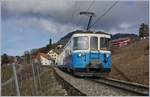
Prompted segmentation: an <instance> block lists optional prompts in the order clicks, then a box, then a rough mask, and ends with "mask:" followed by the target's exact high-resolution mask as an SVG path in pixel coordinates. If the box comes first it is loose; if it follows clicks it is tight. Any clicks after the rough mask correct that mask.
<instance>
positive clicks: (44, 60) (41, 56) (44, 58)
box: [35, 53, 53, 66]
mask: <svg viewBox="0 0 150 97" xmlns="http://www.w3.org/2000/svg"><path fill="white" fill-rule="evenodd" d="M35 60H36V61H40V63H41V65H43V66H47V65H52V64H53V60H52V59H51V58H50V57H49V56H48V55H47V54H44V53H38V55H37V56H36V59H35Z"/></svg>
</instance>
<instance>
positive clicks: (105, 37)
mask: <svg viewBox="0 0 150 97" xmlns="http://www.w3.org/2000/svg"><path fill="white" fill-rule="evenodd" d="M110 38H111V36H110V35H109V34H107V33H104V32H95V33H94V32H78V33H74V34H73V35H72V37H71V38H70V40H69V41H68V43H67V44H66V45H65V47H64V49H63V52H62V53H61V54H60V55H59V57H58V60H57V64H58V67H59V68H61V69H64V70H67V71H69V72H71V73H72V74H73V75H77V76H97V77H99V76H103V75H107V74H109V72H110V71H111V65H112V62H111V52H110V47H109V40H110Z"/></svg>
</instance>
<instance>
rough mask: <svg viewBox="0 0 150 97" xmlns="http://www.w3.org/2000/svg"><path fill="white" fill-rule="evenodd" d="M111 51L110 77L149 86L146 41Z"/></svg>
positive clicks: (147, 44)
mask: <svg viewBox="0 0 150 97" xmlns="http://www.w3.org/2000/svg"><path fill="white" fill-rule="evenodd" d="M113 51H114V52H113V54H112V63H113V65H112V71H111V73H110V77H112V78H116V79H122V80H128V81H132V82H137V83H141V84H145V85H148V84H149V43H148V39H146V40H140V41H136V42H134V43H133V44H130V45H129V46H127V47H124V48H120V49H115V50H113Z"/></svg>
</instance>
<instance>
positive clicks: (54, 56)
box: [47, 50, 58, 63]
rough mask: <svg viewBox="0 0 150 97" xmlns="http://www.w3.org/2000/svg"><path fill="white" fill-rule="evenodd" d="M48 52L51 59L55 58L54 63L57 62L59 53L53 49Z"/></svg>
mask: <svg viewBox="0 0 150 97" xmlns="http://www.w3.org/2000/svg"><path fill="white" fill-rule="evenodd" d="M47 54H48V55H49V56H50V58H51V59H53V60H54V63H56V61H57V58H58V54H57V53H56V52H55V51H53V50H50V51H49V52H48V53H47Z"/></svg>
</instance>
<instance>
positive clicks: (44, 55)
mask: <svg viewBox="0 0 150 97" xmlns="http://www.w3.org/2000/svg"><path fill="white" fill-rule="evenodd" d="M40 56H42V57H44V58H46V59H49V60H52V59H51V58H50V56H48V55H47V54H45V53H38V55H37V56H36V58H38V59H40Z"/></svg>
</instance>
